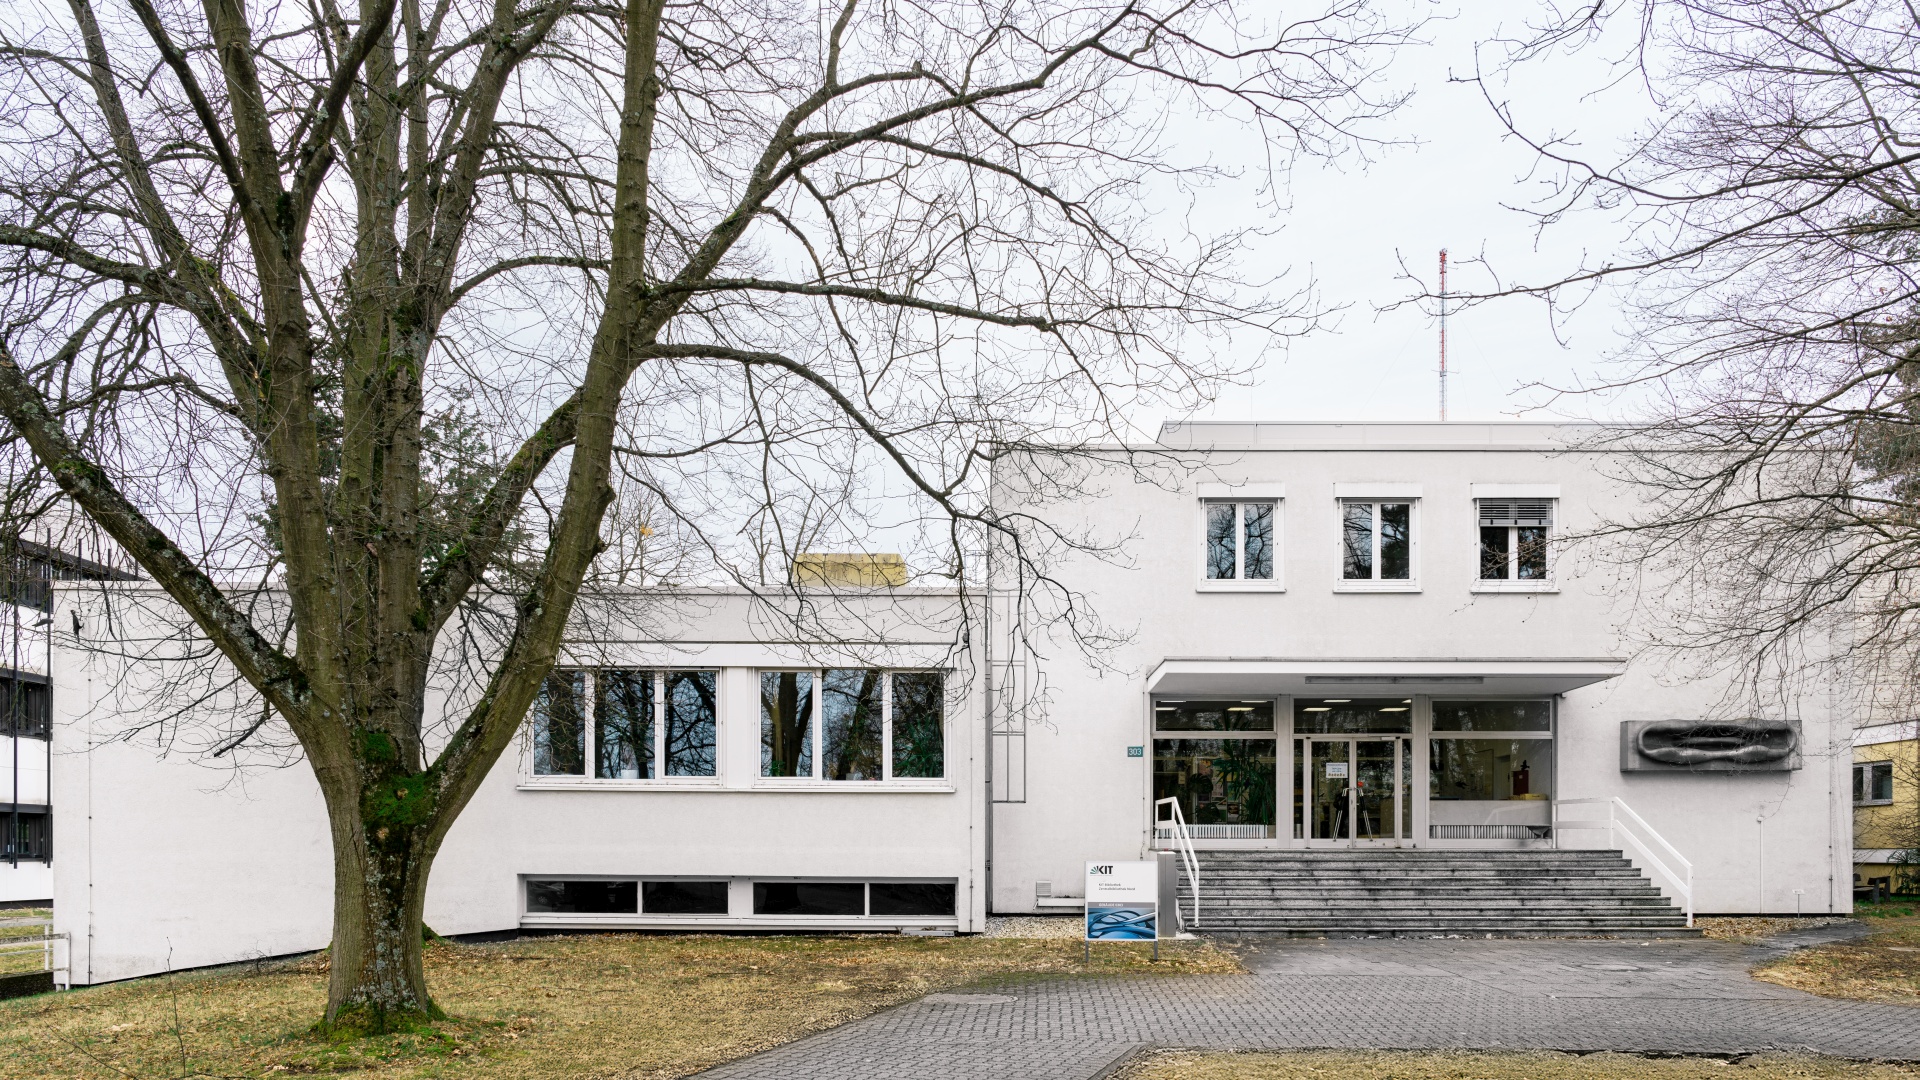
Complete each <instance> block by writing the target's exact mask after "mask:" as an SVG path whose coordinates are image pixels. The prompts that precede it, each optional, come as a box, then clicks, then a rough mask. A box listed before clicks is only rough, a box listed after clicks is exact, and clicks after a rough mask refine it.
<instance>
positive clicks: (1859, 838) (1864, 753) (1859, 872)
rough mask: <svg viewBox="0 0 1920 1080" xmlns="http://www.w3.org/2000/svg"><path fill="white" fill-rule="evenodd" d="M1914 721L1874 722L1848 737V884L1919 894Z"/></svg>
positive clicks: (1919, 785)
mask: <svg viewBox="0 0 1920 1080" xmlns="http://www.w3.org/2000/svg"><path fill="white" fill-rule="evenodd" d="M1915 848H1920V720H1903V721H1900V722H1899V723H1893V724H1875V725H1873V726H1871V727H1863V728H1860V729H1859V730H1858V731H1856V732H1854V737H1853V883H1854V886H1855V887H1856V888H1866V887H1869V886H1871V885H1873V884H1874V883H1876V882H1878V883H1879V884H1880V885H1881V887H1882V888H1883V889H1885V890H1887V891H1891V892H1896V893H1903V894H1911V893H1915V892H1920V865H1914V864H1909V863H1904V862H1903V861H1901V860H1900V855H1901V853H1902V852H1903V851H1910V850H1913V849H1915Z"/></svg>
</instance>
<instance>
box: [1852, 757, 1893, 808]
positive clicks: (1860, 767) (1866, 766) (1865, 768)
mask: <svg viewBox="0 0 1920 1080" xmlns="http://www.w3.org/2000/svg"><path fill="white" fill-rule="evenodd" d="M1882 765H1884V766H1886V770H1887V786H1888V787H1889V788H1891V787H1892V786H1893V762H1891V761H1856V762H1854V763H1853V776H1854V781H1853V783H1854V790H1856V791H1860V790H1862V788H1861V786H1860V779H1859V778H1860V774H1861V773H1863V772H1864V773H1865V774H1866V776H1867V783H1866V787H1865V789H1864V790H1865V792H1866V794H1867V795H1868V796H1869V797H1868V798H1865V799H1855V800H1854V803H1853V805H1855V806H1892V805H1893V798H1892V797H1891V795H1889V797H1887V798H1885V799H1875V798H1872V797H1871V796H1872V795H1873V770H1874V769H1875V768H1876V767H1878V766H1882Z"/></svg>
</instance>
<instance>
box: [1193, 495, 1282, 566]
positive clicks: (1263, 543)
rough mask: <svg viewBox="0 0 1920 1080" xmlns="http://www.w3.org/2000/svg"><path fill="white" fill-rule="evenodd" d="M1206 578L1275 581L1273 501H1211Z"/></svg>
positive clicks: (1208, 518)
mask: <svg viewBox="0 0 1920 1080" xmlns="http://www.w3.org/2000/svg"><path fill="white" fill-rule="evenodd" d="M1205 506H1206V513H1207V553H1206V577H1207V580H1209V581H1272V580H1273V555H1274V517H1275V514H1274V506H1275V504H1274V503H1272V502H1266V501H1263V502H1215V501H1208V502H1207V503H1206V504H1205Z"/></svg>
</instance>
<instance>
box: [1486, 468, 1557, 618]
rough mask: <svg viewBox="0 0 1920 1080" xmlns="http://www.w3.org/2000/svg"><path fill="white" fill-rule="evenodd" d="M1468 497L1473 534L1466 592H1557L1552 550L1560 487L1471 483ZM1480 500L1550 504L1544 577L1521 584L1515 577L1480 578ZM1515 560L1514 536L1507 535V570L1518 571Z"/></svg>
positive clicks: (1516, 538)
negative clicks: (1468, 581) (1470, 570)
mask: <svg viewBox="0 0 1920 1080" xmlns="http://www.w3.org/2000/svg"><path fill="white" fill-rule="evenodd" d="M1471 494H1472V504H1471V505H1472V507H1473V511H1472V521H1471V527H1472V529H1473V532H1472V533H1471V534H1470V535H1471V536H1472V540H1473V546H1472V548H1471V550H1472V551H1473V563H1472V566H1473V570H1472V580H1473V584H1472V585H1471V586H1469V591H1471V592H1476V593H1491V594H1498V593H1557V592H1559V591H1560V580H1559V569H1560V565H1559V564H1560V560H1559V559H1558V558H1557V557H1556V556H1557V555H1558V552H1557V551H1556V550H1555V544H1554V539H1555V537H1557V536H1558V535H1559V533H1560V526H1561V517H1560V509H1561V503H1560V486H1559V485H1558V484H1473V485H1471ZM1482 499H1525V500H1529V501H1535V502H1546V503H1549V504H1551V506H1552V513H1553V522H1552V524H1550V525H1548V526H1547V576H1546V577H1544V578H1536V579H1533V580H1531V581H1521V580H1520V579H1518V578H1511V577H1510V578H1506V579H1504V580H1502V579H1498V578H1496V579H1493V580H1487V579H1484V578H1482V577H1481V576H1480V501H1481V500H1482ZM1509 528H1517V526H1509ZM1518 558H1519V544H1518V537H1516V536H1513V535H1512V534H1509V536H1508V544H1507V560H1508V568H1509V570H1510V571H1517V570H1518V566H1517V565H1516V561H1517V560H1518Z"/></svg>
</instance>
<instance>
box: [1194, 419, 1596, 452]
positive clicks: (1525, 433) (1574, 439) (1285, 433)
mask: <svg viewBox="0 0 1920 1080" xmlns="http://www.w3.org/2000/svg"><path fill="white" fill-rule="evenodd" d="M1629 429H1630V428H1629V427H1628V426H1627V425H1620V426H1618V427H1614V428H1612V429H1611V430H1629ZM1607 430H1609V425H1605V424H1598V423H1581V422H1573V421H1544V422H1543V421H1532V420H1494V421H1431V420H1169V421H1167V422H1166V423H1164V424H1161V425H1160V435H1159V438H1158V444H1159V445H1160V446H1163V447H1173V448H1179V449H1194V450H1200V449H1205V450H1228V449H1239V450H1536V451H1537V450H1570V449H1577V448H1579V446H1580V445H1581V444H1582V443H1585V442H1588V441H1590V440H1592V439H1593V438H1594V437H1595V436H1597V435H1599V434H1601V433H1602V432H1604V431H1607Z"/></svg>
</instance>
